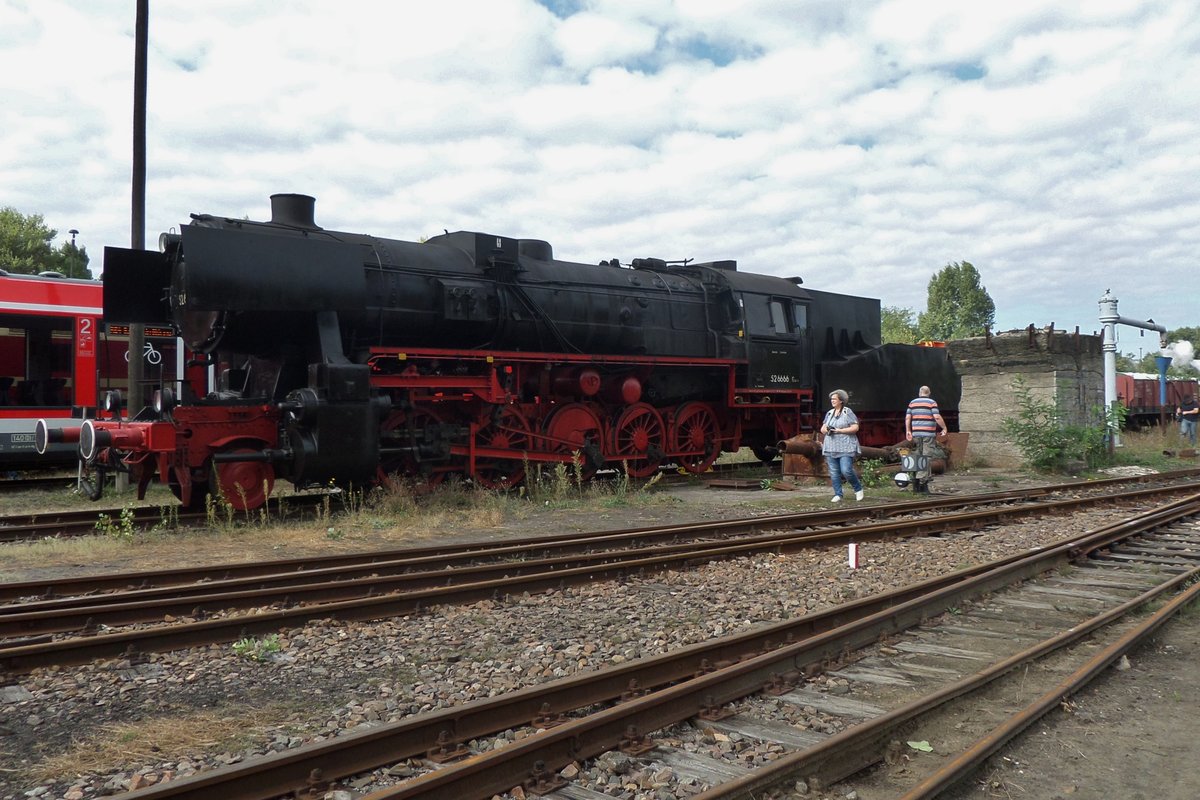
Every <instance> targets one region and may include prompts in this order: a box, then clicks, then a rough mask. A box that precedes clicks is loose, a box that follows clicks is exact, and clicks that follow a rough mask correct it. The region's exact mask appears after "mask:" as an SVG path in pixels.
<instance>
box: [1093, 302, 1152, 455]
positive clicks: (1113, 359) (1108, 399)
mask: <svg viewBox="0 0 1200 800" xmlns="http://www.w3.org/2000/svg"><path fill="white" fill-rule="evenodd" d="M1100 324H1101V325H1103V326H1104V344H1103V345H1102V347H1103V350H1104V407H1105V408H1106V409H1108V411H1109V415H1110V416H1109V418H1110V420H1111V419H1113V418H1114V413H1115V411H1116V406H1117V403H1119V402H1120V400H1118V399H1117V325H1118V324H1121V325H1130V326H1132V327H1134V328H1144V329H1145V330H1148V331H1158V342H1159V349H1162V348H1164V347H1166V346H1167V329H1166V328H1165V327H1163V326H1162V325H1159V324H1157V323H1156V322H1155V321H1154V320H1152V319H1150V320H1146V321H1144V322H1143V321H1142V320H1137V319H1129V318H1127V317H1122V316H1121V315H1120V314H1118V313H1117V298H1116V297H1113V293H1112V290H1111V289H1105V290H1104V296H1103V297H1101V298H1100ZM1109 437H1110V438H1109V441H1110V442H1112V445H1113V447H1120V446H1121V431H1120V430H1119V429H1117V427H1116V426H1115V425H1112V424H1110V426H1109Z"/></svg>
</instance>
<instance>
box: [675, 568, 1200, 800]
mask: <svg viewBox="0 0 1200 800" xmlns="http://www.w3.org/2000/svg"><path fill="white" fill-rule="evenodd" d="M1198 577H1200V567H1196V568H1194V569H1192V570H1189V571H1188V572H1186V573H1183V574H1181V575H1177V576H1176V577H1174V578H1171V579H1170V580H1167V581H1165V582H1164V583H1161V584H1159V585H1157V586H1154V587H1152V588H1150V589H1148V590H1147V591H1145V592H1143V593H1142V594H1140V595H1138V596H1137V597H1134V598H1132V599H1130V600H1127V601H1126V602H1124V603H1121V604H1120V605H1117V606H1114V607H1113V608H1110V609H1108V610H1106V611H1104V612H1102V613H1100V614H1098V615H1096V616H1094V617H1092V618H1091V619H1088V620H1085V621H1084V622H1082V623H1079V624H1076V625H1072V626H1071V627H1070V628H1069V629H1068V630H1066V631H1063V632H1061V633H1059V634H1056V635H1054V636H1052V637H1049V638H1047V639H1045V640H1043V641H1040V642H1038V643H1036V644H1034V645H1032V646H1030V647H1029V648H1027V649H1025V650H1023V651H1021V652H1019V653H1015V654H1013V655H1011V656H1009V657H1008V658H1005V659H1003V660H1002V661H999V662H997V663H995V664H992V665H990V666H988V667H986V668H984V669H982V670H980V671H978V672H976V673H974V674H973V675H968V676H967V677H965V678H963V679H961V680H959V681H955V682H954V683H952V684H948V685H947V686H944V687H942V688H940V689H938V690H937V691H935V692H932V693H930V694H928V695H926V696H924V697H920V698H917V699H915V700H912V701H910V702H908V703H905V704H904V705H903V706H900V707H899V708H896V709H893V710H892V711H889V712H887V713H886V714H882V715H880V716H878V717H875V718H872V719H869V720H866V721H865V722H862V723H860V724H858V725H855V726H853V727H850V728H847V729H845V730H843V731H841V732H839V733H837V734H834V735H833V736H830V737H829V738H828V739H826V740H824V741H822V742H821V743H819V744H817V745H814V746H813V747H810V748H807V749H805V750H801V751H799V752H796V753H792V754H790V755H787V756H784V757H783V758H780V759H777V760H776V761H772V762H770V763H769V764H765V765H763V766H761V767H759V768H758V769H756V770H754V771H753V772H751V773H749V774H747V775H745V776H743V777H741V778H738V779H735V780H733V781H729V782H727V783H723V784H721V785H719V786H714V787H713V788H711V789H708V790H707V791H704V792H701V793H700V794H697V795H694V797H693V800H733V799H734V798H748V797H753V796H755V793H756V792H761V791H763V790H765V789H769V788H772V787H776V786H779V785H781V784H783V783H786V782H788V781H792V780H795V779H796V778H797V777H803V778H805V779H806V781H807V782H808V784H809V786H810V787H812V788H814V789H819V788H821V787H823V786H829V785H830V784H832V783H835V782H837V781H839V780H842V779H844V778H846V777H848V776H850V775H853V774H854V773H856V772H859V771H860V770H863V769H866V768H867V767H870V766H871V765H872V764H874V763H877V762H878V761H880V760H881V759H882V757H883V751H884V747H883V743H886V742H887V741H888V740H889V739H890V738H893V734H894V733H895V732H896V730H897V729H898V728H901V727H902V726H905V725H911V724H916V723H918V721H919V719H920V718H921V717H923V716H925V715H928V714H932V713H933V712H935V711H937V710H938V708H939V707H940V706H942V705H944V704H946V703H948V702H950V701H951V700H954V699H956V698H958V697H961V696H963V695H965V694H968V693H970V692H973V691H976V690H978V689H979V688H981V687H983V686H985V685H987V684H989V683H992V682H994V681H996V680H998V679H1000V678H1001V677H1003V676H1004V675H1006V674H1007V673H1009V672H1011V671H1012V670H1014V669H1016V668H1017V667H1019V666H1021V665H1023V664H1025V663H1028V662H1030V661H1033V660H1035V659H1038V658H1042V657H1044V656H1046V655H1048V654H1050V653H1052V652H1054V651H1056V650H1060V649H1063V648H1065V647H1067V646H1068V645H1070V644H1073V643H1075V642H1077V641H1079V640H1081V639H1083V638H1085V637H1087V636H1090V635H1091V634H1092V633H1094V632H1096V631H1098V630H1100V629H1102V628H1104V627H1106V626H1109V625H1112V624H1113V623H1115V622H1117V621H1119V620H1121V619H1123V618H1124V617H1126V616H1128V615H1129V614H1131V613H1133V612H1135V611H1137V610H1138V609H1141V608H1143V607H1144V606H1145V605H1146V604H1147V603H1150V602H1152V601H1154V600H1157V599H1158V598H1159V597H1161V596H1162V595H1164V594H1166V593H1168V592H1173V591H1175V590H1177V589H1179V588H1180V587H1183V586H1185V585H1186V584H1188V583H1189V582H1191V581H1194V580H1196V579H1197V578H1198ZM1197 592H1200V584H1198V585H1197V586H1193V587H1192V588H1191V589H1190V590H1187V591H1186V592H1184V593H1183V594H1181V595H1179V596H1177V597H1176V598H1174V599H1173V600H1172V601H1170V603H1169V604H1168V605H1167V606H1165V607H1164V609H1163V611H1166V610H1167V609H1172V611H1171V613H1174V611H1175V610H1178V609H1179V608H1180V607H1182V605H1186V603H1187V602H1188V598H1194V597H1195V596H1196V594H1197ZM1160 613H1161V612H1160ZM1171 613H1168V614H1167V615H1166V617H1163V618H1162V619H1158V620H1157V621H1156V622H1154V624H1153V625H1152V627H1150V628H1149V629H1148V630H1147V631H1145V633H1142V634H1139V635H1138V636H1132V637H1131V635H1130V634H1126V635H1124V636H1122V637H1121V640H1120V641H1119V642H1117V643H1116V644H1114V645H1113V646H1110V647H1109V648H1107V649H1106V650H1105V651H1104V653H1102V654H1101V655H1102V656H1106V657H1107V656H1108V654H1109V653H1111V652H1112V651H1113V650H1114V648H1116V652H1115V655H1111V657H1107V660H1104V661H1103V664H1100V665H1099V666H1096V665H1097V664H1098V663H1099V661H1100V659H1101V657H1100V656H1097V657H1096V658H1095V659H1092V660H1091V661H1089V664H1088V665H1087V666H1085V667H1084V668H1081V669H1079V670H1077V671H1076V672H1075V673H1072V676H1071V677H1070V678H1068V679H1067V680H1065V681H1064V682H1063V683H1062V684H1061V685H1060V686H1059V687H1058V688H1056V689H1055V690H1054V691H1052V692H1049V693H1047V694H1046V695H1044V696H1043V698H1042V699H1041V700H1039V701H1038V702H1037V703H1035V704H1034V705H1033V706H1030V708H1028V709H1026V710H1024V711H1022V712H1019V713H1017V714H1014V715H1013V716H1012V717H1011V718H1010V720H1009V722H1008V723H1006V724H1005V725H1002V726H1000V727H998V728H997V729H996V730H995V731H993V733H992V735H990V736H988V737H987V738H986V739H983V740H980V742H977V743H976V744H975V745H973V746H972V747H971V748H969V749H968V750H966V751H964V753H963V754H962V756H960V757H958V758H956V759H954V760H953V761H952V762H951V763H949V764H947V765H945V766H944V767H943V768H941V769H939V770H938V772H937V773H935V774H934V775H931V776H928V777H927V778H926V779H925V780H924V781H922V783H921V784H920V785H919V786H918V787H917V788H915V789H913V790H911V791H910V792H909V793H907V794H905V795H904V797H903V800H918V798H927V797H933V796H935V795H936V794H937V792H939V791H942V790H944V789H945V788H947V787H948V786H949V785H950V784H951V783H953V782H955V781H957V780H958V779H960V778H961V777H962V776H963V775H964V774H966V773H967V772H969V771H970V770H971V769H972V768H973V767H974V766H977V765H978V764H979V763H980V762H982V761H983V760H984V759H986V758H987V757H988V756H990V755H992V754H993V753H994V752H995V750H996V749H998V748H999V747H1000V746H1002V745H1003V744H1004V743H1005V742H1007V741H1008V740H1009V739H1011V738H1013V736H1015V735H1017V734H1018V733H1020V731H1021V730H1024V729H1025V728H1026V727H1028V726H1029V725H1031V724H1033V723H1034V722H1035V721H1036V720H1037V719H1038V718H1039V717H1041V716H1042V715H1043V714H1045V712H1046V711H1048V710H1050V708H1053V707H1054V706H1055V705H1056V704H1057V703H1058V702H1059V701H1061V700H1062V699H1063V698H1064V697H1067V696H1068V695H1070V694H1072V693H1074V692H1075V691H1077V690H1078V688H1079V687H1081V686H1082V685H1083V684H1084V683H1086V681H1087V680H1090V679H1091V678H1093V677H1095V675H1096V674H1098V672H1099V671H1100V670H1102V669H1103V668H1104V667H1105V666H1107V665H1108V664H1110V663H1112V661H1114V660H1116V659H1117V658H1119V657H1120V655H1121V654H1122V653H1124V652H1125V651H1126V650H1128V649H1129V648H1130V647H1132V646H1133V643H1135V642H1136V641H1137V639H1139V638H1141V636H1144V635H1147V634H1148V633H1150V632H1153V631H1154V630H1157V629H1158V627H1160V626H1161V625H1162V624H1163V623H1164V622H1165V621H1166V619H1167V618H1169V616H1170V615H1171ZM1156 616H1157V615H1156ZM1153 619H1154V618H1151V620H1147V621H1146V623H1142V624H1139V626H1138V628H1137V629H1135V630H1136V631H1140V630H1142V629H1143V628H1144V627H1145V625H1146V624H1148V623H1150V622H1151V621H1152V620H1153ZM1122 643H1124V644H1123V645H1122ZM1118 645H1122V646H1120V647H1118ZM1051 698H1052V699H1051ZM1047 703H1048V705H1047ZM1031 709H1036V712H1035V711H1032V710H1031ZM1000 732H1003V736H1002V735H1001V733H1000ZM918 790H919V791H918Z"/></svg>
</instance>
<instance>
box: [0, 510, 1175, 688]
mask: <svg viewBox="0 0 1200 800" xmlns="http://www.w3.org/2000/svg"><path fill="white" fill-rule="evenodd" d="M1178 489H1179V487H1166V488H1161V487H1160V488H1158V489H1149V490H1147V489H1141V490H1137V492H1135V493H1133V494H1138V495H1141V494H1143V493H1145V492H1152V493H1162V492H1167V493H1173V492H1175V491H1178ZM1109 497H1110V496H1106V497H1103V498H1099V499H1108V498H1109ZM1096 501H1097V498H1072V499H1069V500H1056V501H1049V502H1046V503H1034V504H1030V505H1025V506H1018V507H1003V508H988V509H985V510H982V511H978V512H969V513H965V514H957V515H947V516H941V517H934V518H920V519H916V520H904V521H900V522H885V523H875V524H869V525H863V526H857V527H848V528H839V529H834V530H831V531H825V532H822V531H816V532H810V533H804V534H799V535H783V536H779V535H775V536H764V537H755V538H753V539H752V540H749V541H746V542H740V541H739V542H736V543H733V544H727V545H720V546H715V547H703V546H702V547H700V548H699V549H696V547H695V546H694V545H691V546H688V545H674V546H670V547H666V548H662V549H663V550H665V551H667V552H665V553H661V552H657V551H654V550H651V551H650V553H649V554H644V553H643V552H641V551H635V552H633V553H632V554H630V557H622V556H621V555H620V554H618V555H617V557H616V558H614V556H613V554H611V553H604V554H599V555H596V556H592V557H590V558H585V559H582V560H583V561H590V562H591V563H586V564H584V565H582V566H564V567H559V568H551V569H543V568H542V567H541V566H539V565H538V563H536V562H531V565H530V566H529V569H530V570H531V571H530V572H528V573H526V570H525V569H524V568H523V565H521V564H519V563H505V564H503V565H500V566H492V567H475V568H469V569H467V570H465V571H464V572H466V573H467V576H468V578H469V579H468V580H466V581H464V582H461V583H453V582H452V580H453V577H454V573H451V572H445V571H443V572H440V573H439V572H434V573H425V574H419V575H417V576H405V575H400V576H395V577H392V578H389V579H386V580H385V579H382V578H367V579H362V580H359V581H353V582H351V581H348V582H345V583H339V582H332V583H325V584H321V585H319V586H316V587H311V591H312V593H313V594H316V595H324V596H326V597H332V596H340V595H343V594H350V595H352V599H345V600H330V601H328V602H320V603H315V604H311V605H301V606H299V607H295V608H292V607H289V608H283V609H276V610H271V611H266V612H263V613H254V614H243V615H232V616H228V617H223V618H220V619H214V620H206V621H201V622H191V623H185V624H179V625H165V626H162V625H160V626H153V627H149V628H143V629H139V630H132V631H122V632H116V633H109V634H102V635H94V636H85V637H74V638H66V639H59V640H52V641H46V640H45V639H42V638H39V639H37V640H35V641H15V642H12V641H10V642H8V643H4V644H0V670H3V671H6V672H20V671H27V670H29V669H32V668H34V667H38V666H48V665H51V664H57V665H70V664H80V663H84V662H86V661H90V660H93V659H95V658H104V657H118V656H134V655H137V654H140V653H143V652H146V651H151V650H153V651H161V650H171V649H178V648H180V647H190V646H195V645H198V644H211V643H213V642H219V641H232V640H236V639H241V638H245V637H247V636H250V635H255V634H261V633H269V632H274V631H278V630H279V628H281V627H286V626H289V625H298V624H303V623H307V622H311V621H313V620H316V619H326V618H334V619H341V620H367V619H378V618H380V617H386V616H397V615H403V614H413V613H417V612H419V611H420V610H421V609H422V608H427V607H429V606H431V605H439V604H449V603H467V602H476V601H479V600H486V599H494V598H497V597H502V596H504V595H506V594H511V593H512V592H513V591H527V592H539V591H547V590H551V589H556V588H561V587H563V586H566V585H574V584H580V583H590V582H596V581H601V580H613V579H618V580H619V579H623V578H624V577H626V576H627V575H629V574H633V573H638V574H644V573H646V572H658V571H663V570H666V569H671V568H677V567H679V566H681V565H691V564H696V563H702V562H706V561H714V560H720V559H728V558H733V557H737V556H744V555H752V554H755V553H761V552H779V553H782V552H791V551H794V550H798V549H807V548H811V547H814V546H819V545H838V544H843V543H848V542H863V541H872V540H878V539H883V538H895V537H903V536H911V535H917V534H920V533H924V532H927V531H929V530H938V531H947V530H954V529H958V528H964V527H974V526H977V525H980V524H982V523H983V522H985V521H995V520H998V519H1001V518H1003V517H1005V516H1009V515H1018V514H1020V515H1024V514H1032V513H1040V512H1043V511H1056V510H1063V509H1066V508H1070V507H1073V506H1077V505H1080V504H1086V503H1091V502H1096ZM409 577H414V580H416V581H420V582H421V583H422V585H426V584H428V583H429V582H430V579H431V578H432V580H433V581H436V582H438V583H439V584H447V583H448V584H449V585H439V586H437V587H430V588H419V589H412V590H409V591H404V592H397V593H391V592H382V591H380V586H381V585H383V586H385V587H386V585H387V584H388V583H389V582H390V583H392V584H393V585H395V584H403V582H404V581H405V580H406V579H408V578H409ZM280 591H283V592H284V594H283V595H282V596H281V595H280V594H278V593H273V594H271V595H270V596H271V597H272V598H273V599H275V600H280V601H286V602H287V603H288V604H289V605H290V604H291V603H292V602H293V601H295V600H296V598H298V597H299V598H303V596H304V590H303V589H302V588H300V587H295V586H292V587H285V588H284V589H281V590H280ZM235 594H236V596H235V597H234V599H239V600H242V601H245V600H246V599H247V597H249V598H252V599H253V602H254V603H255V604H261V602H262V601H263V598H264V595H263V593H262V592H258V591H253V592H239V593H235ZM224 602H225V600H224V599H222V598H220V597H216V598H208V597H205V598H200V597H194V598H190V599H186V600H183V599H179V600H175V601H173V602H171V603H168V602H166V601H161V600H160V601H157V602H155V601H143V602H140V603H135V604H133V605H132V606H121V605H112V606H103V605H100V606H91V607H83V608H75V609H71V610H66V611H64V610H50V611H46V610H43V611H40V612H33V613H29V614H20V613H9V614H5V615H3V616H0V630H2V631H4V632H5V633H7V634H9V635H14V634H15V635H26V636H39V635H41V634H45V633H46V632H47V631H52V630H54V629H55V628H56V627H57V628H62V627H64V626H71V625H73V626H76V627H75V628H74V629H78V628H79V627H81V626H86V627H88V628H94V627H95V626H97V625H99V624H102V623H103V624H108V623H107V622H104V620H108V622H114V623H115V622H117V621H119V620H125V621H131V620H139V621H148V620H159V619H161V618H162V616H163V615H164V614H176V613H177V614H183V615H189V614H192V613H193V611H196V612H197V613H199V611H202V610H203V609H204V608H213V607H224V606H223V605H222V604H223V603H224ZM14 608H19V607H14ZM39 625H42V626H43V627H38V626H39Z"/></svg>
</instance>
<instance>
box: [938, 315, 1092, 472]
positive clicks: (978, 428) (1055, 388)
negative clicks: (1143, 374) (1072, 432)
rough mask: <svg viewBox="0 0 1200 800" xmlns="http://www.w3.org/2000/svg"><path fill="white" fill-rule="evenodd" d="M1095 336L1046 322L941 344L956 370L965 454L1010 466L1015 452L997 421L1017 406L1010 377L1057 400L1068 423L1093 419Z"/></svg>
mask: <svg viewBox="0 0 1200 800" xmlns="http://www.w3.org/2000/svg"><path fill="white" fill-rule="evenodd" d="M1101 344H1102V341H1101V337H1100V336H1099V335H1096V334H1091V335H1081V334H1079V333H1078V331H1077V332H1075V333H1066V332H1064V331H1056V330H1053V329H1051V328H1049V327H1047V328H1042V329H1036V328H1033V326H1030V327H1029V328H1027V329H1025V330H1019V331H1008V332H1005V333H997V334H992V335H989V336H981V337H978V338H974V339H957V340H955V341H951V342H947V343H946V347H947V349H948V351H949V353H950V358H951V359H952V360H953V361H954V366H955V368H956V369H958V373H959V375H961V376H962V388H963V393H962V400H961V402H960V405H959V429H960V430H963V431H966V432H968V433H970V434H971V438H970V446H969V450H970V452H969V459H970V460H971V461H974V462H976V463H980V464H985V465H989V466H1007V467H1015V466H1019V465H1020V464H1021V453H1020V451H1019V450H1017V449H1016V448H1015V447H1014V446H1013V445H1012V443H1011V442H1009V441H1007V439H1006V437H1005V435H1004V431H1003V429H1002V427H1001V425H1002V423H1003V421H1004V419H1005V418H1006V417H1015V416H1016V415H1017V412H1018V403H1017V394H1016V391H1015V390H1014V389H1013V382H1014V380H1016V379H1017V378H1018V377H1020V378H1022V379H1023V380H1024V382H1025V385H1026V387H1028V388H1029V390H1030V392H1031V394H1032V395H1033V397H1035V398H1037V399H1039V400H1045V401H1048V402H1051V403H1057V404H1059V405H1060V408H1061V409H1062V411H1063V413H1064V414H1065V418H1066V419H1067V421H1068V422H1070V423H1072V424H1085V423H1087V422H1090V421H1094V420H1096V419H1097V417H1096V411H1095V409H1097V408H1103V406H1104V359H1103V353H1102V350H1101Z"/></svg>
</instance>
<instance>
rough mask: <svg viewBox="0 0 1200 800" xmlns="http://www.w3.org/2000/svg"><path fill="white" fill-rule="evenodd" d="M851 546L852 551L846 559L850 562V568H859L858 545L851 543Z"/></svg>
mask: <svg viewBox="0 0 1200 800" xmlns="http://www.w3.org/2000/svg"><path fill="white" fill-rule="evenodd" d="M849 548H850V552H849V554H848V556H847V558H846V561H847V563H849V565H850V569H858V545H857V544H851V545H849Z"/></svg>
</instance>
